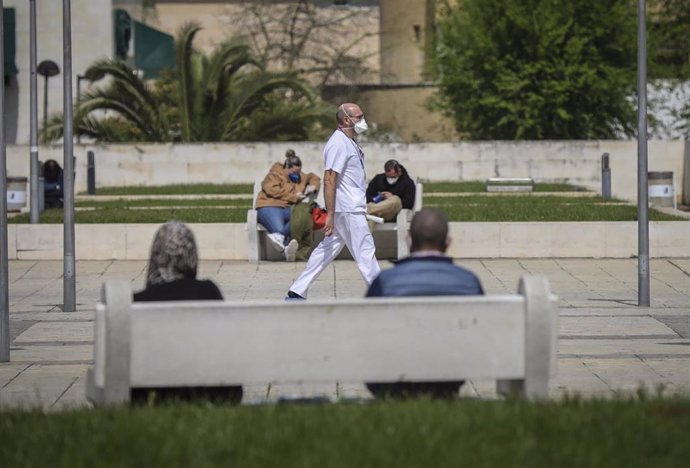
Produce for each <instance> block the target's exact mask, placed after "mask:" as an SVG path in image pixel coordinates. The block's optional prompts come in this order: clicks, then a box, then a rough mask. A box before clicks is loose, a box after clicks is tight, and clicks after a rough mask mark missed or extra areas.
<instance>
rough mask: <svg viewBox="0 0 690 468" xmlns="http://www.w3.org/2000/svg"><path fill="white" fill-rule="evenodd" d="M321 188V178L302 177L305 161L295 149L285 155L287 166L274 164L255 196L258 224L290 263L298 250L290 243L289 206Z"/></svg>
mask: <svg viewBox="0 0 690 468" xmlns="http://www.w3.org/2000/svg"><path fill="white" fill-rule="evenodd" d="M320 186H321V179H320V178H319V177H318V176H317V175H316V174H312V173H311V172H309V173H306V174H302V160H301V159H300V158H299V157H298V156H296V155H295V152H294V151H293V150H288V151H287V152H286V153H285V162H284V163H279V162H277V163H275V164H273V166H272V167H271V170H270V171H268V175H266V177H264V180H263V182H261V192H259V195H258V196H257V197H256V211H257V217H258V221H259V223H261V224H262V225H263V226H264V227H265V228H266V230H267V231H268V239H269V241H270V242H271V243H273V244H274V245H275V246H276V247H277V248H279V249H281V250H282V251H283V253H284V255H285V259H286V260H287V261H292V262H294V261H295V255H296V253H297V249H298V248H299V245H298V243H297V241H296V240H295V239H292V240H290V206H291V205H294V204H295V203H299V202H301V201H302V200H304V199H305V198H306V197H307V196H308V195H309V194H311V193H316V192H317V191H318V190H319V187H320Z"/></svg>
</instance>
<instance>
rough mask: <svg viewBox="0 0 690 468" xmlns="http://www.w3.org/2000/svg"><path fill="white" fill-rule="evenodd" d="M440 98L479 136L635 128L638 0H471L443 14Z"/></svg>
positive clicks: (550, 135) (463, 131) (572, 134)
mask: <svg viewBox="0 0 690 468" xmlns="http://www.w3.org/2000/svg"><path fill="white" fill-rule="evenodd" d="M439 18H440V20H439V24H438V38H437V50H436V57H435V73H436V77H437V79H438V82H439V85H440V92H439V95H438V98H437V103H438V105H439V106H440V107H441V109H443V110H444V111H445V112H446V113H447V114H448V115H449V116H450V117H452V118H453V119H454V122H455V126H456V130H457V131H458V132H459V133H460V135H461V136H462V137H464V138H472V139H508V140H510V139H536V140H539V139H596V138H612V137H615V136H619V135H620V134H622V133H624V134H628V135H632V134H633V133H634V120H635V109H634V103H633V102H631V100H630V99H629V96H630V95H632V94H634V89H635V88H634V87H635V69H636V9H635V8H634V6H633V5H631V3H630V2H629V1H628V0H597V1H591V0H569V1H559V0H463V1H462V2H459V5H456V4H453V5H451V4H449V3H448V2H444V3H443V4H442V6H441V14H440V15H439Z"/></svg>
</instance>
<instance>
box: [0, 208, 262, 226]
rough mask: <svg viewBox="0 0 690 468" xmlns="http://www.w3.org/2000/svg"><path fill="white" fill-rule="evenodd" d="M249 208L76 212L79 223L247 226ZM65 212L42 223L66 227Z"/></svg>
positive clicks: (18, 219) (23, 219) (22, 218)
mask: <svg viewBox="0 0 690 468" xmlns="http://www.w3.org/2000/svg"><path fill="white" fill-rule="evenodd" d="M248 208H249V206H247V207H227V208H210V207H205V208H195V207H188V208H186V207H170V208H164V209H132V208H126V207H122V206H119V207H107V208H97V209H95V210H90V211H75V212H74V220H75V223H77V224H101V223H128V224H140V223H154V224H160V223H165V222H167V221H170V220H173V219H175V220H178V221H184V222H185V223H246V222H247V209H248ZM62 218H63V217H62V210H61V209H52V210H46V211H44V212H43V213H41V223H43V224H62ZM7 222H8V223H24V224H26V223H28V222H29V214H28V213H23V214H21V215H19V216H15V217H12V218H9V219H8V220H7Z"/></svg>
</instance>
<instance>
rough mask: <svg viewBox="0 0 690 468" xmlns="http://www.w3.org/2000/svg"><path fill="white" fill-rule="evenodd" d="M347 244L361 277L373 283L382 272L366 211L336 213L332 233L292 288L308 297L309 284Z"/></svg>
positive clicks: (318, 248) (314, 253)
mask: <svg viewBox="0 0 690 468" xmlns="http://www.w3.org/2000/svg"><path fill="white" fill-rule="evenodd" d="M345 246H347V248H348V249H349V250H350V253H351V254H352V258H354V260H355V262H357V268H359V272H360V273H361V274H362V278H364V281H366V283H367V285H370V284H371V283H372V281H374V279H375V278H376V277H377V276H378V275H379V273H380V272H381V267H379V262H378V261H377V260H376V255H375V254H376V249H375V248H374V238H373V237H372V236H371V231H369V226H368V224H367V219H366V213H364V212H362V213H342V212H336V213H335V221H334V229H333V234H331V235H330V236H327V237H324V239H323V240H322V241H321V242H320V243H319V245H318V246H316V248H315V249H314V250H313V251H312V253H311V255H310V256H309V260H308V261H307V266H306V267H305V268H304V271H303V272H302V273H301V274H300V275H299V277H298V278H297V279H296V280H295V282H294V283H292V286H290V291H292V292H294V293H297V294H299V295H300V296H302V297H307V290H308V289H309V286H311V284H312V283H313V282H314V280H316V278H317V277H318V276H319V275H320V274H321V272H322V271H323V270H325V269H326V267H327V266H328V265H329V264H330V263H331V262H332V261H333V260H334V259H335V258H336V257H337V256H338V254H339V253H340V251H341V250H343V247H345Z"/></svg>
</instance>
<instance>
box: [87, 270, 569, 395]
mask: <svg viewBox="0 0 690 468" xmlns="http://www.w3.org/2000/svg"><path fill="white" fill-rule="evenodd" d="M557 304H558V303H557V298H556V297H555V296H553V295H551V293H550V290H549V284H548V281H547V280H546V279H545V278H542V277H536V276H526V277H523V278H521V279H520V282H519V285H518V294H503V295H488V296H437V297H400V298H359V299H349V300H339V301H332V300H331V301H299V302H288V303H286V302H283V301H280V302H277V301H273V302H261V303H233V302H222V301H218V302H215V301H190V302H177V301H172V302H157V303H156V302H138V303H132V289H131V284H130V283H129V282H128V281H108V282H106V283H105V285H104V287H103V297H102V302H101V303H99V304H97V307H96V321H95V338H94V339H95V346H94V364H93V366H92V368H90V369H89V371H88V374H87V390H86V392H87V397H88V399H89V400H90V401H92V402H93V403H94V404H96V405H103V404H116V403H127V402H129V401H130V397H131V392H132V389H136V388H162V387H205V386H208V387H216V386H232V385H261V384H266V385H268V384H294V383H301V384H323V383H329V382H343V383H357V382H383V383H386V382H390V383H394V382H415V381H457V380H466V379H494V380H496V381H497V389H498V390H499V392H500V393H504V394H506V393H513V394H517V395H521V396H524V397H527V398H545V397H547V396H548V384H549V378H550V376H551V375H553V374H554V373H555V360H556V347H557V336H558V305H557Z"/></svg>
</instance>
